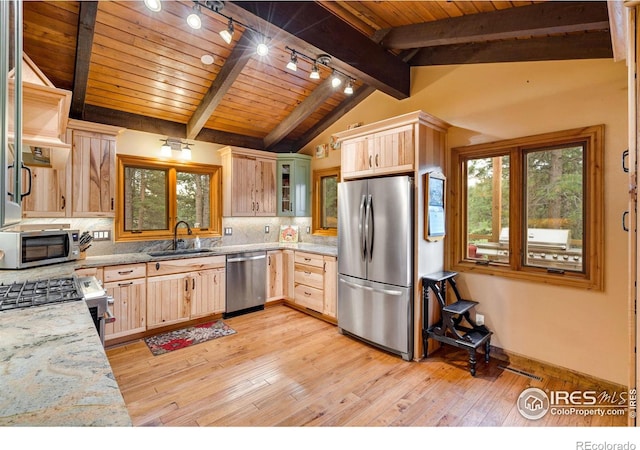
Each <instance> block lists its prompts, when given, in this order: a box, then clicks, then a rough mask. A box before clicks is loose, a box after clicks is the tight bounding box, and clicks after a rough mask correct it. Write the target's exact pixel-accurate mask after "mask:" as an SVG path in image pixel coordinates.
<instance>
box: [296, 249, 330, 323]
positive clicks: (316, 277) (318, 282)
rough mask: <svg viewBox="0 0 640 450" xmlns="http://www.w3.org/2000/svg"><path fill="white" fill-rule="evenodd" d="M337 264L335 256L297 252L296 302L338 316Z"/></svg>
mask: <svg viewBox="0 0 640 450" xmlns="http://www.w3.org/2000/svg"><path fill="white" fill-rule="evenodd" d="M336 270H337V264H336V258H335V257H333V256H323V255H318V254H315V253H307V252H300V251H296V252H295V257H294V302H295V303H296V304H297V305H299V306H301V307H303V308H307V309H310V310H312V311H316V312H319V313H322V314H324V315H327V316H329V317H332V318H336V317H337V316H336V297H337V288H336V283H337V274H336Z"/></svg>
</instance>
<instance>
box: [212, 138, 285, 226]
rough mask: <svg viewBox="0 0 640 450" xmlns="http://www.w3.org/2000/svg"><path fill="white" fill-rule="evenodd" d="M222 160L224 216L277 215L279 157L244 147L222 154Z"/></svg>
mask: <svg viewBox="0 0 640 450" xmlns="http://www.w3.org/2000/svg"><path fill="white" fill-rule="evenodd" d="M218 151H219V153H220V156H221V157H222V171H223V183H222V196H223V201H222V202H223V209H222V211H223V215H224V216H235V217H246V216H275V215H276V154H274V153H270V152H263V151H259V150H250V149H245V148H240V147H224V148H222V149H220V150H218Z"/></svg>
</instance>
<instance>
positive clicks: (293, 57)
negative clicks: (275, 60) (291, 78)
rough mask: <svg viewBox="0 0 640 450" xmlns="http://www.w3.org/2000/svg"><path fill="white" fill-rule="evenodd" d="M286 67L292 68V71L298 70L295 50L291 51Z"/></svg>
mask: <svg viewBox="0 0 640 450" xmlns="http://www.w3.org/2000/svg"><path fill="white" fill-rule="evenodd" d="M287 69H289V70H293V71H294V72H295V71H296V70H298V57H297V56H296V52H295V51H292V52H291V59H290V60H289V62H288V63H287Z"/></svg>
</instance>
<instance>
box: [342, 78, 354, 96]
mask: <svg viewBox="0 0 640 450" xmlns="http://www.w3.org/2000/svg"><path fill="white" fill-rule="evenodd" d="M344 93H345V94H347V95H351V94H353V80H349V81H347V85H346V86H345V87H344Z"/></svg>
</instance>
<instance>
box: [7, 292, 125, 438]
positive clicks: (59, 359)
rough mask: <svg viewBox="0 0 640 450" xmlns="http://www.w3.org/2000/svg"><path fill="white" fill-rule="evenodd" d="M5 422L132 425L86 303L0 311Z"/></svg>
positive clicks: (66, 424) (53, 424)
mask: <svg viewBox="0 0 640 450" xmlns="http://www.w3.org/2000/svg"><path fill="white" fill-rule="evenodd" d="M0 336H2V340H1V342H2V343H1V344H0V361H2V364H1V365H0V385H1V386H2V395H1V396H0V425H1V426H131V425H132V423H131V418H130V417H129V413H128V412H127V408H126V406H125V403H124V399H123V398H122V394H121V393H120V389H119V387H118V383H117V382H116V381H115V378H114V376H113V372H112V371H111V366H110V365H109V360H108V359H107V356H106V354H105V352H104V348H103V346H102V343H101V342H100V338H99V337H98V334H97V333H96V329H95V326H94V324H93V321H92V319H91V316H90V314H89V313H88V310H87V306H86V304H85V302H80V301H76V302H67V303H60V304H53V305H46V306H37V307H32V308H26V309H20V310H10V311H2V312H0Z"/></svg>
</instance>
